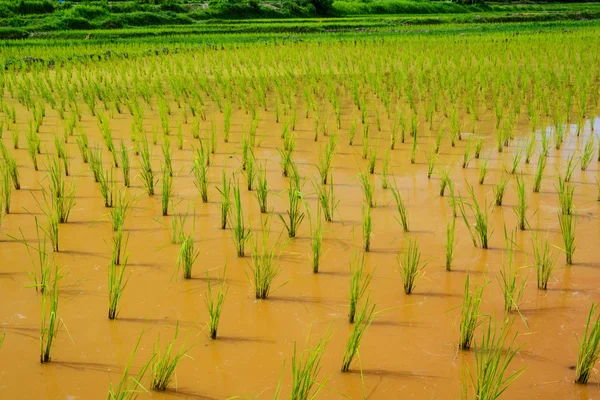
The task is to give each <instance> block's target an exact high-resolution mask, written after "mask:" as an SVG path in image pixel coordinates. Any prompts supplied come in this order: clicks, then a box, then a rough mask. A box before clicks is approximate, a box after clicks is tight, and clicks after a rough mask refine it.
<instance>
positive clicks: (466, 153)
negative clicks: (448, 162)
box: [462, 136, 473, 168]
mask: <svg viewBox="0 0 600 400" xmlns="http://www.w3.org/2000/svg"><path fill="white" fill-rule="evenodd" d="M472 142H473V139H472V136H471V137H469V139H467V143H466V144H465V151H464V153H463V160H462V167H463V168H467V167H468V166H469V162H470V161H471V147H472Z"/></svg>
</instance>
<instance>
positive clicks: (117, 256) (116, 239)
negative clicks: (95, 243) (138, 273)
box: [111, 227, 129, 265]
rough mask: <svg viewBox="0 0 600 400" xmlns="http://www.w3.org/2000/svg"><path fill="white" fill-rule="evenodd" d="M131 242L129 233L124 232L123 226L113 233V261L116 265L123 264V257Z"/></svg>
mask: <svg viewBox="0 0 600 400" xmlns="http://www.w3.org/2000/svg"><path fill="white" fill-rule="evenodd" d="M128 242H129V233H127V234H126V235H124V234H123V227H120V228H119V229H117V231H115V232H113V235H112V259H111V260H112V262H113V263H115V265H121V257H122V255H123V254H125V250H126V248H127V243H128Z"/></svg>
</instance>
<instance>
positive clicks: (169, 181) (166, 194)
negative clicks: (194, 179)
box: [160, 164, 173, 216]
mask: <svg viewBox="0 0 600 400" xmlns="http://www.w3.org/2000/svg"><path fill="white" fill-rule="evenodd" d="M161 172H162V191H161V196H160V200H161V201H160V204H161V208H162V215H163V216H166V215H168V214H169V204H170V203H171V201H172V200H171V198H172V197H173V175H171V173H170V172H169V168H168V167H167V165H166V164H163V165H162V168H161Z"/></svg>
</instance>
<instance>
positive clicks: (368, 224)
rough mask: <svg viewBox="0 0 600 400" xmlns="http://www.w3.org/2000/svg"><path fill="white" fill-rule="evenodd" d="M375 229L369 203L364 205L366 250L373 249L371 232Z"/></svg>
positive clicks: (363, 223)
mask: <svg viewBox="0 0 600 400" xmlns="http://www.w3.org/2000/svg"><path fill="white" fill-rule="evenodd" d="M372 231H373V220H372V218H371V207H369V205H368V204H365V205H363V207H362V232H363V248H364V250H365V251H366V252H369V251H370V250H371V233H372Z"/></svg>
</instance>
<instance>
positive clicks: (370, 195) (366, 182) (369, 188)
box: [358, 172, 375, 208]
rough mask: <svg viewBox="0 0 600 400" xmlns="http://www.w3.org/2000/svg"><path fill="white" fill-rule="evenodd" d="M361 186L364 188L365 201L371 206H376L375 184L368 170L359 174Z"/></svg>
mask: <svg viewBox="0 0 600 400" xmlns="http://www.w3.org/2000/svg"><path fill="white" fill-rule="evenodd" d="M358 179H359V181H360V186H361V188H362V190H363V195H364V198H365V203H367V205H368V206H369V207H371V208H373V207H375V186H374V185H373V184H372V183H371V180H370V178H369V175H368V174H367V173H366V172H361V173H359V174H358Z"/></svg>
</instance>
